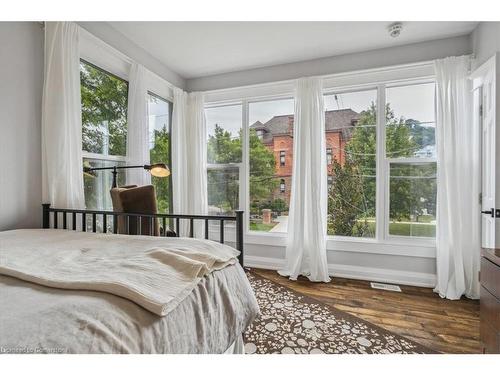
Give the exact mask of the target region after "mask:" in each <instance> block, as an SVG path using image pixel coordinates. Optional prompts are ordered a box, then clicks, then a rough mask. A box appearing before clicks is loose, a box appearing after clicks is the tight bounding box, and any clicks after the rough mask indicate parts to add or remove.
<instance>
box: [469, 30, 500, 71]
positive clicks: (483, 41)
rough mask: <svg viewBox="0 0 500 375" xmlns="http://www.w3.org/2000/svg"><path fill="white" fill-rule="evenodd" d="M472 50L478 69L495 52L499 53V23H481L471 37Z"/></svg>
mask: <svg viewBox="0 0 500 375" xmlns="http://www.w3.org/2000/svg"><path fill="white" fill-rule="evenodd" d="M471 39H472V49H473V51H474V54H475V55H476V61H475V66H476V67H479V66H480V65H481V64H483V63H484V62H485V61H486V60H488V59H489V58H490V57H491V56H493V55H494V54H495V53H496V52H500V22H481V23H480V24H479V25H478V26H477V27H476V29H475V30H474V32H473V33H472V36H471Z"/></svg>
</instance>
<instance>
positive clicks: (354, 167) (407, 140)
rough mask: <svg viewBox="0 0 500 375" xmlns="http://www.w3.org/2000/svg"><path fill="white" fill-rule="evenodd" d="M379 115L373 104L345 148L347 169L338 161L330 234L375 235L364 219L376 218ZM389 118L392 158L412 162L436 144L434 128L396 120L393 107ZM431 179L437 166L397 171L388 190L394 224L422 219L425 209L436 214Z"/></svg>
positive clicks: (331, 194)
mask: <svg viewBox="0 0 500 375" xmlns="http://www.w3.org/2000/svg"><path fill="white" fill-rule="evenodd" d="M376 113H377V111H376V106H375V104H374V103H372V104H371V105H370V107H369V108H368V109H367V110H366V111H363V112H361V116H360V119H359V121H358V123H357V124H356V126H355V127H354V128H353V130H352V133H351V135H350V138H349V139H348V142H347V144H346V146H345V152H346V162H345V164H344V165H340V164H339V163H338V162H337V161H335V162H334V167H333V176H334V179H335V182H334V184H333V185H332V187H331V188H330V191H329V211H328V212H329V213H330V221H329V227H328V231H329V233H330V234H336V235H343V236H374V230H373V228H371V225H368V224H367V223H366V218H367V217H374V216H375V197H376V145H377V142H376V123H377V121H376ZM385 113H386V128H385V131H386V153H387V157H388V158H398V157H411V156H413V155H414V153H415V151H418V150H420V149H421V148H423V147H425V146H427V145H429V144H433V143H434V130H433V129H432V128H428V127H424V126H421V125H420V123H419V122H418V121H416V120H405V119H404V118H397V117H396V116H395V114H394V111H392V110H391V108H390V105H389V104H387V106H386V109H385ZM433 176H435V165H434V164H428V165H424V166H422V165H419V166H418V167H414V166H406V165H403V166H399V167H396V168H393V171H392V173H391V177H392V178H391V179H390V187H389V188H390V192H391V201H390V213H389V214H390V218H391V220H410V214H411V215H415V216H418V215H419V214H421V213H422V212H423V209H424V208H425V209H427V211H428V213H429V214H431V215H434V214H435V199H436V198H435V196H436V194H435V188H436V186H435V179H433ZM408 177H412V178H408ZM415 177H422V178H415ZM423 197H425V198H423Z"/></svg>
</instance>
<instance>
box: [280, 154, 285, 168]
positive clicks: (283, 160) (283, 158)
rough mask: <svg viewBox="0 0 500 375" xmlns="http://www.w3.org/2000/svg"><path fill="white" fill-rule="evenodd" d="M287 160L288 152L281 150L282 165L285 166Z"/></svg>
mask: <svg viewBox="0 0 500 375" xmlns="http://www.w3.org/2000/svg"><path fill="white" fill-rule="evenodd" d="M285 160H286V152H285V151H280V167H284V166H285Z"/></svg>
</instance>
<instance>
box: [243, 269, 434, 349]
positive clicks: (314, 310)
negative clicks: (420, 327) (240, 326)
mask: <svg viewBox="0 0 500 375" xmlns="http://www.w3.org/2000/svg"><path fill="white" fill-rule="evenodd" d="M247 276H248V279H249V280H250V284H251V285H252V287H253V289H254V291H255V295H256V297H257V301H258V303H259V307H260V311H261V316H260V317H259V318H257V319H256V320H255V321H254V322H253V323H252V325H251V326H250V327H249V328H248V329H247V330H246V331H245V333H244V336H243V339H244V342H245V352H246V353H247V354H254V353H255V354H273V353H282V354H323V353H325V354H369V353H372V354H376V353H378V354H389V353H401V354H403V353H435V352H434V351H432V350H430V349H428V348H425V347H423V346H422V345H420V344H417V343H415V342H413V341H411V340H408V339H406V338H404V337H402V336H399V335H396V334H394V333H391V332H389V331H387V330H385V329H383V328H381V327H378V326H376V325H374V324H371V323H369V322H367V321H365V320H363V319H360V318H357V317H355V316H353V315H351V314H348V313H345V312H343V311H340V310H338V309H336V308H333V307H331V306H328V305H327V304H325V303H322V302H320V301H317V300H315V299H313V298H310V297H308V296H305V295H303V294H301V293H297V292H295V291H293V290H291V289H289V288H287V287H284V286H281V285H279V284H277V283H275V282H273V281H271V280H269V279H266V278H264V277H261V276H259V275H256V274H255V273H252V272H251V271H250V272H247Z"/></svg>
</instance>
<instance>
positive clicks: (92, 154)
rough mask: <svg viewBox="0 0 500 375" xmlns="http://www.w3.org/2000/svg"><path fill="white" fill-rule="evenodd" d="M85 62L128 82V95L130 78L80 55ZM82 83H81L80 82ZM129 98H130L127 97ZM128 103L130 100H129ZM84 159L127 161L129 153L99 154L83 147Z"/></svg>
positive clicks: (81, 60)
mask: <svg viewBox="0 0 500 375" xmlns="http://www.w3.org/2000/svg"><path fill="white" fill-rule="evenodd" d="M82 62H83V63H84V64H88V65H90V66H92V67H93V68H95V69H98V70H100V71H102V72H104V73H106V74H109V75H110V76H112V77H115V78H117V79H119V80H121V81H123V82H126V84H127V95H128V90H129V81H128V78H127V79H125V78H123V77H121V76H119V75H117V74H115V73H114V72H110V71H108V70H106V69H104V68H102V67H100V66H98V65H96V64H94V63H93V62H90V61H88V60H86V59H85V58H84V57H81V56H80V63H82ZM80 84H81V83H80ZM127 100H128V98H127ZM127 104H128V102H127ZM82 129H83V124H82ZM127 137H128V117H127ZM126 139H128V138H126ZM126 142H127V141H125V145H126V144H127V143H126ZM83 159H94V160H102V161H115V162H125V163H126V162H127V155H126V150H125V155H109V154H108V155H106V154H99V153H95V152H89V151H85V150H83V147H82V160H83Z"/></svg>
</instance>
